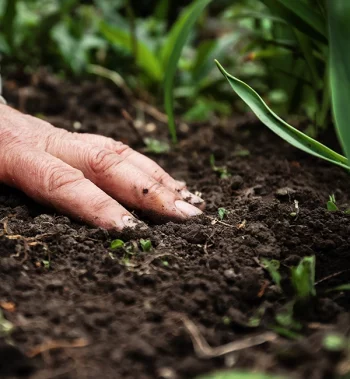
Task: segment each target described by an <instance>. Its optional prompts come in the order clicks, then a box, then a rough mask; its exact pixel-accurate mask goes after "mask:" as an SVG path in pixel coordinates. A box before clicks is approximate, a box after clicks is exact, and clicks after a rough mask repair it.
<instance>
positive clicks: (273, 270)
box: [262, 259, 281, 287]
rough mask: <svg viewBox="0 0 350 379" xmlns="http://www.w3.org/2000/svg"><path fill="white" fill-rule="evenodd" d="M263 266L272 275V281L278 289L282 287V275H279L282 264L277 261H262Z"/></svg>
mask: <svg viewBox="0 0 350 379" xmlns="http://www.w3.org/2000/svg"><path fill="white" fill-rule="evenodd" d="M262 264H263V266H264V268H265V269H266V270H267V272H268V273H269V274H270V276H271V279H272V280H273V281H274V282H275V284H276V285H277V286H278V287H281V274H280V273H279V269H280V262H279V261H277V260H276V259H271V260H269V259H262Z"/></svg>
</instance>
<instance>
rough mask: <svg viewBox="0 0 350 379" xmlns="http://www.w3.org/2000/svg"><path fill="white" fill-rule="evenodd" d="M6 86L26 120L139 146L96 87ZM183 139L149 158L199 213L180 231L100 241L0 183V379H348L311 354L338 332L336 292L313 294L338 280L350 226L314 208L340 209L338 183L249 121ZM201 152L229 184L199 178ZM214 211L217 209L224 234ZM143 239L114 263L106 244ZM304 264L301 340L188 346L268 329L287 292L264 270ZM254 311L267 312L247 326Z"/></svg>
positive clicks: (200, 128) (173, 227)
mask: <svg viewBox="0 0 350 379" xmlns="http://www.w3.org/2000/svg"><path fill="white" fill-rule="evenodd" d="M16 86H17V85H16V82H8V83H7V89H8V90H7V97H8V99H9V100H10V102H11V103H12V104H16V105H17V106H20V107H22V109H23V110H25V111H27V112H31V113H32V114H38V113H40V114H41V115H44V117H45V119H47V120H48V121H50V122H52V123H53V124H54V125H56V126H60V127H65V128H67V129H69V130H72V131H73V130H75V129H78V130H79V131H80V132H90V133H99V134H103V135H106V136H110V137H113V138H115V139H118V140H122V141H123V142H126V143H129V144H130V145H131V146H133V147H135V148H142V146H140V144H139V141H138V138H137V135H136V134H134V132H133V130H132V129H130V126H129V125H128V122H127V121H126V120H124V119H123V117H122V116H121V110H122V109H123V107H124V105H125V104H124V101H123V100H121V97H120V96H118V95H117V94H116V93H115V92H113V90H111V89H110V88H107V87H106V86H104V85H101V84H98V85H96V84H90V83H84V84H82V85H81V86H74V85H67V84H64V85H63V84H60V83H57V82H56V80H53V79H52V78H50V79H49V80H48V79H45V80H42V79H40V78H39V79H38V80H36V85H35V86H29V85H26V86H25V85H24V84H21V85H20V87H21V88H20V91H18V88H16ZM18 93H19V94H20V96H19V98H18ZM15 94H16V95H15ZM127 110H128V111H130V113H131V114H132V115H135V112H134V110H133V109H132V108H130V107H129V106H128V107H127ZM147 117H148V118H147V120H149V123H148V125H147V126H146V127H145V128H141V129H140V131H141V133H143V135H144V136H149V137H152V138H160V139H164V138H165V137H166V135H167V130H166V125H165V124H162V123H160V122H158V121H155V120H153V119H152V118H151V117H149V116H147ZM77 121H78V122H79V123H77ZM213 124H215V123H214V122H213ZM73 125H74V127H75V129H74V127H73ZM181 130H182V131H180V137H181V143H180V145H179V147H178V148H177V149H176V150H175V151H171V152H170V153H167V154H162V155H154V154H150V156H151V157H152V158H153V159H155V160H156V161H157V162H159V163H160V164H161V165H162V166H163V167H164V168H165V169H166V170H167V171H168V172H169V173H170V174H171V175H173V176H174V177H176V178H177V179H181V180H185V181H186V182H187V183H188V186H189V188H190V189H191V190H193V191H195V190H197V191H199V192H201V193H202V194H203V197H204V199H205V200H206V202H207V211H206V213H205V215H204V216H201V217H199V218H196V219H194V220H190V221H188V222H186V223H183V224H175V223H167V224H164V225H155V224H154V223H152V222H149V225H150V229H149V231H148V232H147V233H146V235H145V234H142V235H139V234H138V233H137V232H124V233H122V234H120V233H111V234H108V233H107V232H105V231H103V230H101V229H94V228H91V227H88V226H85V225H81V224H79V223H76V222H75V221H72V220H70V219H69V218H67V217H64V216H62V215H58V214H55V213H53V212H52V211H49V210H47V209H44V208H42V207H41V206H39V205H37V204H35V203H34V202H32V201H31V200H29V199H28V198H26V197H25V196H24V195H23V194H21V193H20V192H18V191H16V190H13V189H10V188H8V187H6V186H4V185H1V186H0V219H1V220H2V223H3V226H2V228H3V229H4V231H3V232H2V233H1V232H0V234H2V236H1V237H0V301H1V303H0V306H1V307H2V311H3V314H4V316H5V317H6V319H7V320H8V321H10V322H11V323H12V324H13V325H14V330H13V332H12V334H11V336H10V337H7V338H3V339H2V340H1V341H2V342H1V343H0V377H4V376H5V375H9V376H12V377H17V376H19V374H23V375H26V374H28V373H30V375H31V378H33V379H43V378H53V377H55V378H74V379H80V378H124V379H126V378H138V379H142V378H145V379H146V378H147V379H148V378H149V379H151V378H167V379H180V378H194V377H196V376H198V375H201V374H204V373H209V372H212V371H213V370H216V369H225V368H228V367H232V368H234V369H246V370H255V371H267V372H272V373H276V374H281V375H283V374H284V375H285V377H287V378H313V379H318V378H320V379H321V378H327V379H331V378H336V377H337V375H338V373H339V374H342V373H345V372H349V370H350V368H349V362H348V361H347V359H346V357H345V356H344V354H343V353H342V352H334V351H329V350H327V349H326V348H325V347H323V345H322V341H323V340H324V337H325V335H326V334H327V333H331V332H332V333H334V332H336V333H338V334H340V335H342V336H346V335H347V336H348V337H349V332H350V327H349V325H350V314H349V310H350V295H349V292H330V293H326V292H325V291H326V290H327V289H329V288H332V287H334V286H337V285H340V284H344V283H349V282H350V258H349V254H350V216H349V215H347V214H345V213H344V212H342V211H337V212H330V211H327V208H326V202H327V200H328V197H329V195H330V194H333V193H334V194H335V197H336V199H337V205H338V206H339V207H340V208H341V209H344V210H345V209H347V208H349V207H350V197H349V188H350V177H349V176H348V174H347V173H346V172H345V171H344V170H342V169H340V168H335V167H334V166H331V165H330V164H328V163H326V162H324V161H321V160H317V159H315V158H312V157H310V156H307V155H305V154H304V153H302V152H299V151H298V150H296V149H294V148H292V147H290V146H288V145H287V144H285V143H284V142H282V141H281V140H279V139H278V138H277V137H275V136H274V135H272V134H271V133H270V132H269V131H268V130H266V128H265V127H263V126H261V125H260V124H259V123H256V122H255V121H252V119H251V118H249V117H248V116H247V117H244V118H242V117H237V118H236V119H235V118H233V119H231V120H230V121H228V122H227V123H225V125H220V124H219V123H217V125H190V126H189V128H187V127H186V126H182V129H181ZM211 154H214V156H215V159H216V165H217V166H226V168H227V170H228V172H229V173H230V174H231V176H230V177H228V178H226V179H221V178H220V175H219V173H218V172H215V171H214V170H213V169H212V167H211V165H210V156H211ZM295 201H297V203H296V202H295ZM296 204H298V207H299V208H298V209H296ZM220 207H222V208H225V209H226V210H227V211H228V213H227V214H226V215H225V217H224V219H223V220H222V221H220V220H218V219H217V217H218V208H220ZM140 237H144V238H145V237H149V238H150V239H151V241H152V244H153V248H154V250H153V251H151V252H146V253H145V252H141V249H140V252H139V253H137V254H135V255H132V256H131V257H128V259H126V257H125V254H124V253H123V252H122V251H118V250H117V251H112V250H111V249H110V243H111V240H112V239H114V238H120V239H123V240H124V241H125V242H127V241H134V243H135V244H138V243H139V238H140ZM313 254H315V256H316V290H317V293H318V296H317V298H316V299H315V300H314V301H313V302H311V303H309V305H308V306H307V307H305V308H303V309H302V310H301V311H300V310H299V314H298V318H299V321H301V322H302V325H303V329H302V331H300V332H298V334H301V335H302V337H301V338H299V339H295V340H291V339H287V338H284V337H282V336H279V335H278V336H277V337H276V338H275V339H274V340H273V341H270V342H267V343H265V344H263V345H260V346H255V347H251V348H247V349H242V350H238V351H237V352H234V353H230V354H226V355H224V356H221V357H209V356H207V357H203V356H202V355H205V352H203V351H200V349H199V348H197V350H195V349H194V345H193V342H192V340H191V334H192V337H193V329H191V325H192V326H193V324H194V325H195V326H196V328H198V330H199V332H200V333H201V335H202V336H203V338H205V340H206V341H207V342H208V343H209V345H210V346H212V347H217V346H221V345H224V344H227V343H229V342H232V341H240V340H241V339H244V338H247V337H252V338H253V337H254V336H256V335H261V334H262V333H265V332H266V331H268V330H270V327H271V325H272V324H273V322H274V317H275V314H276V313H278V312H279V310H280V309H281V307H282V306H283V305H284V304H285V303H286V302H288V300H290V299H291V296H292V294H291V292H290V291H288V285H287V286H286V288H285V290H284V293H283V292H282V291H281V290H280V289H279V288H278V287H277V286H276V285H275V284H274V283H273V282H272V280H271V278H270V276H269V274H268V273H267V272H266V271H265V270H264V268H263V267H262V264H261V259H262V258H268V259H277V260H280V261H281V267H282V272H283V278H284V280H287V273H288V267H290V266H295V265H297V264H298V263H299V261H300V258H301V257H304V256H310V255H313ZM347 270H348V271H347ZM259 309H264V310H265V313H264V316H262V318H261V321H260V325H259V326H256V327H253V326H252V322H251V318H252V317H253V316H256V314H257V311H258V310H259ZM191 322H192V323H193V324H192V323H191ZM5 340H6V341H7V342H11V343H12V344H13V347H10V345H8V343H6V342H5ZM209 353H212V352H209ZM213 353H215V350H214V352H213ZM29 357H30V358H29Z"/></svg>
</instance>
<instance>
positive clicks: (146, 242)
mask: <svg viewBox="0 0 350 379" xmlns="http://www.w3.org/2000/svg"><path fill="white" fill-rule="evenodd" d="M140 245H141V248H142V251H143V252H145V253H147V252H149V251H150V250H151V249H152V242H151V240H150V239H149V238H148V239H143V238H141V239H140Z"/></svg>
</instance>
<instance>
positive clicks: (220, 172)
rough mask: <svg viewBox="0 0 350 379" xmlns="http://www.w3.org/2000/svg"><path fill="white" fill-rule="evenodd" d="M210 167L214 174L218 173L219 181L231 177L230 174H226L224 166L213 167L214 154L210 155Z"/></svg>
mask: <svg viewBox="0 0 350 379" xmlns="http://www.w3.org/2000/svg"><path fill="white" fill-rule="evenodd" d="M210 167H211V168H212V170H213V171H214V172H216V173H218V175H219V177H220V179H227V178H229V177H230V176H231V174H230V173H229V172H228V170H227V167H226V166H221V167H218V166H216V165H215V156H214V154H210Z"/></svg>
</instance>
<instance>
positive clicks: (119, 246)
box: [111, 239, 125, 250]
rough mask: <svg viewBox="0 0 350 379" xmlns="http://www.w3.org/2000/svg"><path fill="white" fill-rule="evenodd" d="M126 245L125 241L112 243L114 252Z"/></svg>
mask: <svg viewBox="0 0 350 379" xmlns="http://www.w3.org/2000/svg"><path fill="white" fill-rule="evenodd" d="M124 245H125V243H124V241H122V240H120V239H116V240H113V241H112V242H111V249H113V250H115V249H120V248H121V247H124Z"/></svg>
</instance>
